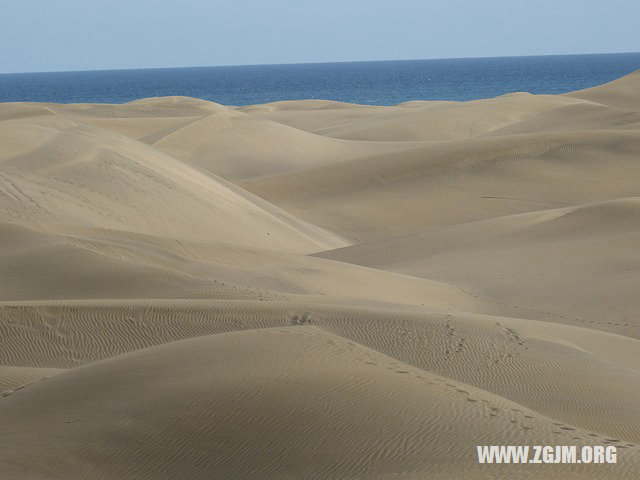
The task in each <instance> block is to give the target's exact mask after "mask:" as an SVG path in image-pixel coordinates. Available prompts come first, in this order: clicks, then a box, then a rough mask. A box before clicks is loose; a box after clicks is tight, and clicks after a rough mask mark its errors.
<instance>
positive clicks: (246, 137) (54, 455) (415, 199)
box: [0, 72, 640, 480]
mask: <svg viewBox="0 0 640 480" xmlns="http://www.w3.org/2000/svg"><path fill="white" fill-rule="evenodd" d="M639 242H640V72H635V73H632V74H631V75H628V76H626V77H623V78H621V79H619V80H616V81H614V82H611V83H608V84H606V85H602V86H599V87H594V88H590V89H586V90H582V91H578V92H572V93H570V94H566V95H559V96H550V95H531V94H526V93H514V94H509V95H504V96H501V97H497V98H493V99H486V100H478V101H471V102H462V103H461V102H428V101H415V102H407V103H403V104H400V105H396V106H390V107H374V106H364V105H351V104H346V103H340V102H332V101H324V100H309V101H286V102H276V103H271V104H264V105H254V106H248V107H242V108H236V107H228V106H223V105H219V104H215V103H212V102H207V101H204V100H198V99H192V98H186V97H167V98H149V99H144V100H138V101H135V102H130V103H128V104H122V105H89V104H82V105H80V104H78V105H60V104H37V103H5V104H0V280H1V281H0V338H1V339H2V341H1V342H0V425H1V427H2V428H0V478H1V479H11V480H14V479H18V480H19V479H47V480H48V479H52V480H53V479H56V480H59V479H76V478H89V479H109V480H111V479H113V480H120V479H150V480H151V479H177V478H185V479H208V478H219V479H293V478H305V479H307V478H308V479H312V478H317V479H329V478H335V479H345V478H350V479H363V480H364V479H391V478H394V479H426V478H433V479H459V478H468V479H476V478H478V479H480V478H487V479H488V478H523V479H540V480H543V479H547V478H551V477H554V478H555V477H557V478H567V479H600V478H607V479H629V480H633V479H635V478H637V475H638V474H637V472H639V471H640V415H639V414H638V411H639V410H640V321H639V314H640V300H639V298H640V296H639V295H638V291H640V250H639V248H638V246H639V245H640V243H639ZM485 444H487V445H492V444H493V445H577V446H582V445H615V446H616V447H617V448H618V463H617V464H615V465H599V466H596V465H561V464H556V465H493V466H489V465H479V464H478V461H477V454H476V446H477V445H485Z"/></svg>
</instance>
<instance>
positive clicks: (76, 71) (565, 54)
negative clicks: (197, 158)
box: [0, 51, 640, 75]
mask: <svg viewBox="0 0 640 480" xmlns="http://www.w3.org/2000/svg"><path fill="white" fill-rule="evenodd" d="M634 53H635V54H640V51H637V52H598V53H553V54H530V55H492V56H488V57H483V56H480V57H434V58H398V59H379V60H339V61H332V60H327V61H318V62H285V63H239V64H225V65H191V66H173V67H127V68H102V69H101V68H92V69H88V70H36V71H22V72H0V75H24V74H38V73H83V72H118V71H128V70H178V69H185V68H233V67H269V66H273V67H276V66H287V65H322V64H342V63H376V62H419V61H430V60H476V59H494V58H523V57H578V56H588V55H629V54H634Z"/></svg>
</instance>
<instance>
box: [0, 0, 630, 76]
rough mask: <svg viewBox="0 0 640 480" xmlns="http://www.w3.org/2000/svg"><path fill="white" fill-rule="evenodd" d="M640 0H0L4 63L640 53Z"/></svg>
mask: <svg viewBox="0 0 640 480" xmlns="http://www.w3.org/2000/svg"><path fill="white" fill-rule="evenodd" d="M638 20H640V0H606V1H604V0H536V1H529V0H487V1H480V0H444V1H432V0H314V1H311V0H236V1H231V0H226V1H223V0H221V1H216V0H213V1H211V0H209V1H206V0H179V1H178V0H174V1H166V0H154V1H152V0H127V1H123V0H82V1H80V0H0V73H9V72H36V71H68V70H102V69H115V68H154V67H186V66H212V65H253V64H273V63H310V62H339V61H358V60H395V59H398V60H400V59H423V58H456V57H463V58H464V57H493V56H512V55H553V54H571V53H609V52H637V51H640V36H639V35H638V34H637V31H638Z"/></svg>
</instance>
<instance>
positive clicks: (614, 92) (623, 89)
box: [567, 70, 640, 112]
mask: <svg viewBox="0 0 640 480" xmlns="http://www.w3.org/2000/svg"><path fill="white" fill-rule="evenodd" d="M639 82H640V71H638V70H636V71H635V72H633V73H631V74H629V75H627V76H625V77H622V78H619V79H617V80H614V81H613V82H609V83H606V84H604V85H600V86H597V87H592V88H587V89H585V90H578V91H577V92H572V93H569V94H567V96H570V97H575V98H584V99H586V100H590V101H592V102H596V103H600V104H602V105H607V106H610V107H614V108H618V109H620V110H626V111H635V112H638V111H640V98H638V83H639Z"/></svg>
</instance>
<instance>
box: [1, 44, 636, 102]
mask: <svg viewBox="0 0 640 480" xmlns="http://www.w3.org/2000/svg"><path fill="white" fill-rule="evenodd" d="M639 68H640V53H615V54H593V55H554V56H526V57H493V58H455V59H434V60H397V61H396V60H394V61H375V62H344V63H342V62H341V63H305V64H284V65H245V66H227V67H191V68H158V69H142V70H102V71H97V70H96V71H82V72H51V73H11V74H2V75H0V102H57V103H84V102H87V103H125V102H129V101H131V100H135V99H139V98H145V97H159V96H167V95H185V96H189V97H196V98H202V99H205V100H211V101H214V102H218V103H222V104H225V105H236V106H242V105H251V104H257V103H266V102H274V101H278V100H300V99H326V100H338V101H342V102H351V103H360V104H369V105H394V104H397V103H401V102H405V101H409V100H455V101H464V100H475V99H480V98H487V97H495V96H497V95H502V94H506V93H511V92H529V93H546V94H557V93H565V92H569V91H572V90H579V89H582V88H587V87H592V86H594V85H600V84H602V83H606V82H609V81H611V80H614V79H616V78H619V77H622V76H624V75H626V74H628V73H630V72H632V71H634V70H636V69H639Z"/></svg>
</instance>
